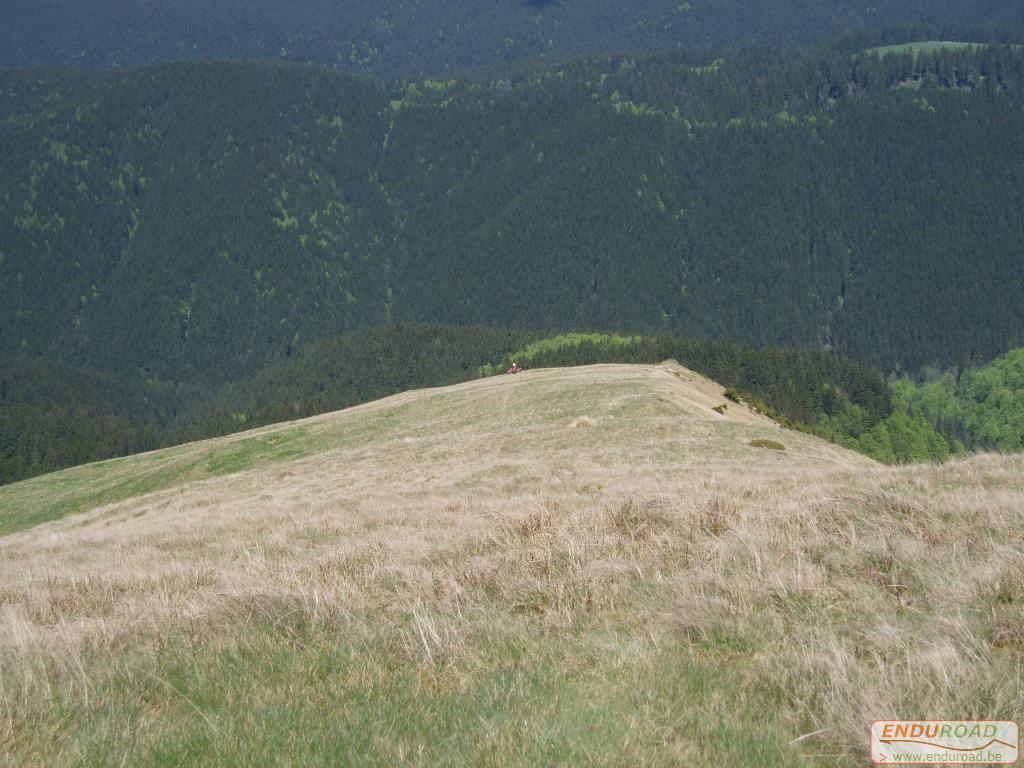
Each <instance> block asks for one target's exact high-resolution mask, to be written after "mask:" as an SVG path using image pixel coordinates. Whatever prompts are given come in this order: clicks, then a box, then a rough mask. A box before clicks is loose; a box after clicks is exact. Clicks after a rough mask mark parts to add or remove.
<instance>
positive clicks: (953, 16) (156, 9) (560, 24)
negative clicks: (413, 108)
mask: <svg viewBox="0 0 1024 768" xmlns="http://www.w3.org/2000/svg"><path fill="white" fill-rule="evenodd" d="M6 11H7V13H6V19H5V21H6V23H5V24H4V26H3V27H2V28H0V30H2V31H0V51H2V52H3V54H2V56H0V66H6V67H14V66H16V67H24V66H51V67H52V66H86V67H107V66H125V65H129V64H139V63H145V62H154V61H163V60H169V59H184V58H218V59H223V58H246V59H251V58H262V59H266V58H275V59H289V60H293V61H311V62H315V63H318V64H322V65H325V66H333V67H341V68H344V69H349V70H352V71H357V72H365V73H372V74H376V75H392V74H407V75H408V74H411V75H424V74H427V75H429V74H436V73H439V72H443V71H447V70H452V69H465V68H467V67H477V66H483V65H488V64H499V63H502V62H508V61H511V60H515V59H521V58H524V57H533V56H538V55H545V54H546V55H556V56H557V55H566V54H575V53H585V52H591V53H593V52H605V51H610V50H616V51H619V50H622V51H652V50H665V49H673V48H683V49H692V48H704V49H711V48H722V47H724V46H736V45H744V44H751V43H774V44H791V43H807V42H813V41H820V40H824V39H828V38H831V37H835V36H837V35H838V34H841V33H843V32H846V31H847V30H851V29H858V28H864V27H869V28H870V27H879V26H886V25H888V26H891V25H894V24H918V25H921V24H924V25H931V26H935V25H949V24H961V25H962V24H974V25H986V24H998V23H1004V24H1013V23H1015V24H1021V23H1024V11H1022V10H1021V9H1020V7H1019V6H1018V5H1017V4H1015V3H1006V2H1000V1H999V0H971V2H968V3H964V2H953V1H952V0H933V1H932V2H924V0H911V1H910V2H895V0H881V1H880V2H874V3H869V2H866V1H865V0H842V1H841V0H830V1H829V2H809V0H771V1H770V2H764V1H756V0H716V2H714V3H712V2H707V0H692V2H685V3H679V2H676V1H675V0H641V1H639V2H635V3H612V2H608V0H602V1H601V2H594V1H593V0H589V1H588V2H583V0H558V1H557V2H553V1H552V0H498V2H487V3H482V2H479V1H478V0H448V2H444V3H436V2H435V3H429V2H425V1H424V0H402V2H399V3H388V4H387V5H385V6H382V5H381V4H379V3H372V2H366V0H360V2H346V3H336V2H328V0H312V1H311V2H304V3H295V2H292V3H287V2H276V3H270V2H267V0H250V1H249V2H245V3H242V2H239V1H238V0H215V1H214V2H197V0H163V1H162V2H160V3H159V4H155V3H150V2H141V3H140V2H130V1H129V0H98V1H97V2H94V3H91V4H90V5H89V7H88V8H85V7H81V8H79V7H76V6H74V5H69V4H67V3H62V2H60V0H40V1H38V2H31V3H30V2H28V0H12V2H9V3H8V4H7V8H6Z"/></svg>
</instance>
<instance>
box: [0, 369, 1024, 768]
mask: <svg viewBox="0 0 1024 768" xmlns="http://www.w3.org/2000/svg"><path fill="white" fill-rule="evenodd" d="M723 406H724V407H723ZM1022 502H1024V458H1022V457H1020V456H999V455H977V456H973V457H971V458H967V459H958V460H954V461H951V462H948V463H946V464H944V465H941V466H936V465H917V466H905V467H895V468H893V467H884V466H881V465H879V464H876V463H874V462H872V461H871V460H869V459H867V458H865V457H863V456H860V455H858V454H854V453H852V452H849V451H846V450H844V449H842V448H839V447H837V446H834V445H831V444H828V443H826V442H824V441H822V440H819V439H817V438H815V437H813V436H810V435H806V434H802V433H797V432H792V431H788V430H784V429H782V428H781V427H779V426H778V425H776V424H775V423H773V422H771V421H770V420H768V419H767V418H765V417H764V416H762V415H759V414H757V413H754V412H752V411H750V410H749V409H747V408H746V407H745V406H743V405H742V404H741V403H736V402H733V401H731V400H728V399H727V398H726V397H725V391H724V389H723V388H722V387H720V386H718V385H716V384H715V383H714V382H711V381H709V380H707V379H704V378H703V377H700V376H698V375H696V374H694V373H692V372H690V371H687V370H686V369H684V368H681V367H679V366H677V365H675V364H672V363H667V364H663V365H658V366H626V365H600V366H588V367H584V368H572V369H558V370H538V371H528V372H526V373H524V374H520V375H518V376H514V377H504V376H500V377H494V378H490V379H484V380H480V381H476V382H470V383H467V384H461V385H457V386H454V387H449V388H444V389H437V390H422V391H417V392H409V393H406V394H403V395H398V396H396V397H393V398H388V399H385V400H382V401H378V402H376V403H370V404H367V405H364V406H358V407H356V408H353V409H349V410H346V411H341V412H338V413H334V414H327V415H324V416H318V417H314V418H312V419H307V420H304V421H299V422H293V423H290V424H287V425H282V426H280V427H267V428H264V429H261V430H257V431H255V432H250V433H243V434H240V435H234V436H231V437H227V438H221V439H218V440H211V441H204V442H201V443H194V444H190V445H186V446H180V447H177V448H173V449H168V450H166V451H161V452H156V453H153V454H145V455H141V456H137V457H130V458H127V459H120V460H115V461H112V462H105V463H103V464H101V465H88V466H85V467H79V468H75V469H72V470H66V471H64V472H61V473H57V474H54V475H47V476H44V477H41V478H35V479H33V480H29V481H25V482H23V483H17V484H14V485H11V486H6V487H3V488H0V510H2V512H0V520H2V521H3V525H4V526H5V528H4V529H3V530H4V533H5V534H6V535H4V536H3V537H2V538H0V750H2V755H3V758H4V762H6V763H8V764H11V765H16V766H21V765H24V766H32V765H59V766H65V765H66V766H72V765H96V764H103V765H107V764H109V765H203V766H209V765H224V766H231V765H252V764H267V763H270V764H279V765H338V764H346V763H353V764H355V763H358V764H361V765H535V764H552V765H560V764H593V765H624V764H632V765H679V764H692V765H753V766H758V765H763V766H777V765H793V766H816V765H821V766H832V765H860V764H863V763H864V762H866V760H867V748H868V724H869V723H870V722H871V721H872V720H875V719H879V718H889V717H900V718H925V717H927V718H958V719H959V718H975V717H976V718H999V719H1010V720H1018V721H1019V720H1021V718H1022V714H1024V713H1022V703H1021V702H1022V700H1024V685H1022V677H1021V659H1022V657H1024V630H1022V627H1024V567H1022V566H1024V503H1022Z"/></svg>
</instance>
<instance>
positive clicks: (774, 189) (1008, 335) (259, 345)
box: [0, 45, 1024, 386]
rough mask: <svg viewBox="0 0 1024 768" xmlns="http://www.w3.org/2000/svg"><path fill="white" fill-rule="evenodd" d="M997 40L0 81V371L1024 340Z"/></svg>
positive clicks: (155, 370)
mask: <svg viewBox="0 0 1024 768" xmlns="http://www.w3.org/2000/svg"><path fill="white" fill-rule="evenodd" d="M1022 87H1024V48H1021V47H1014V46H1006V45H1000V46H982V47H973V48H965V49H949V48H940V49H937V50H933V51H930V52H928V51H925V52H919V53H916V54H915V53H905V54H893V55H888V56H885V57H883V58H879V57H878V56H876V55H873V54H869V55H861V56H857V57H850V56H849V55H847V54H845V53H843V52H842V51H840V50H838V49H834V48H819V49H815V50H813V51H807V52H802V53H786V54H772V53H768V52H761V51H750V52H747V53H745V54H743V55H738V56H736V57H734V58H730V59H727V60H725V61H715V62H712V63H710V64H709V63H708V62H695V61H692V60H690V59H688V58H686V57H683V56H675V55H663V56H656V57H652V58H643V59H636V58H622V57H604V58H588V59H574V60H568V61H564V62H560V63H557V64H554V65H549V64H544V65H524V66H521V67H516V68H512V69H505V70H502V71H499V72H495V73H478V74H476V75H472V76H464V77H462V78H459V79H457V80H456V79H451V80H445V81H435V80H427V81H416V82H412V81H409V82H398V83H394V84H391V85H384V84H380V83H377V82H374V81H372V80H368V79H361V78H355V77H352V76H349V75H343V74H339V73H332V72H328V71H323V70H318V69H313V68H310V67H305V66H300V65H282V64H259V63H244V64H232V63H183V64H168V65H158V66H153V67H144V68H139V69H129V70H125V71H113V72H103V73H72V72H50V73H43V72H6V73H2V74H0V94H2V98H0V143H2V145H3V146H4V147H5V149H6V151H5V152H4V153H3V154H2V155H0V354H2V355H11V354H21V355H26V356H30V357H31V356H40V355H46V356H50V357H51V358H53V359H55V360H58V361H61V362H66V363H70V364H74V365H79V366H84V367H87V368H90V369H95V370H99V371H106V372H116V373H117V374H118V375H121V376H129V377H132V378H133V379H135V380H139V381H155V382H172V383H173V382H184V381H187V382H190V383H191V384H192V385H195V386H216V385H219V384H220V383H222V382H224V381H226V380H228V379H231V378H235V377H238V376H240V375H246V374H249V373H252V372H254V371H255V370H257V369H258V368H259V367H261V366H262V365H263V364H264V363H265V362H267V361H270V360H273V359H280V358H287V357H288V356H289V355H290V354H292V353H293V352H294V350H295V349H296V348H298V347H299V346H301V345H303V344H306V343H309V342H314V341H316V340H318V339H322V338H327V337H330V336H334V335H336V334H338V333H340V332H344V331H346V330H352V329H355V328H358V327H362V326H366V325H372V324H375V323H381V322H388V321H404V322H424V321H427V322H446V323H452V322H455V323H475V324H480V323H483V324H498V325H503V326H509V327H521V328H538V327H542V328H552V329H555V328H583V329H588V330H621V331H628V332H631V333H632V332H645V333H673V334H682V335H687V336H708V337H713V338H723V339H733V340H738V341H744V342H748V343H751V344H754V345H756V346H761V345H765V344H776V345H777V344H783V345H792V346H812V347H822V346H831V347H833V348H834V349H835V350H836V351H838V352H839V353H840V355H841V356H844V357H852V358H855V359H858V360H861V361H864V362H867V363H870V364H874V365H876V366H878V367H880V368H882V369H883V370H894V369H900V368H902V369H909V370H916V369H917V368H919V367H921V366H922V365H926V364H936V365H939V366H941V367H945V366H948V365H965V364H970V362H971V361H973V360H981V361H984V360H989V359H992V358H994V357H995V356H996V355H998V354H1000V353H1002V352H1004V351H1005V350H1006V349H1008V348H1011V347H1013V346H1018V345H1020V344H1022V343H1024V301H1022V298H1024V287H1022V286H1024V258H1022V252H1021V243H1022V242H1024V99H1022V96H1024V91H1022Z"/></svg>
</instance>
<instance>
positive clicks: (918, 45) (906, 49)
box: [865, 40, 985, 58]
mask: <svg viewBox="0 0 1024 768" xmlns="http://www.w3.org/2000/svg"><path fill="white" fill-rule="evenodd" d="M982 45H985V43H957V42H948V41H942V40H923V41H921V42H914V43H897V44H895V45H882V46H879V47H878V48H870V49H868V50H867V51H865V53H877V54H878V55H879V56H888V55H889V54H890V53H912V54H914V57H915V58H916V57H917V56H919V55H921V54H922V53H935V52H936V51H961V50H963V49H965V48H974V47H979V46H982Z"/></svg>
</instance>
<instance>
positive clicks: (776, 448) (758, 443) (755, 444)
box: [750, 437, 786, 451]
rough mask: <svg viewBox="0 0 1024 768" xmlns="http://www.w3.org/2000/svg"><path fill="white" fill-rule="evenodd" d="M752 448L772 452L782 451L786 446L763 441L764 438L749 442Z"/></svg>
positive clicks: (775, 442) (773, 441)
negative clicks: (766, 449)
mask: <svg viewBox="0 0 1024 768" xmlns="http://www.w3.org/2000/svg"><path fill="white" fill-rule="evenodd" d="M750 446H751V447H752V448H768V449H769V450H772V451H784V450H786V446H784V445H783V444H782V443H780V442H778V441H776V440H765V439H764V438H760V437H758V438H755V439H753V440H751V441H750Z"/></svg>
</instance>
